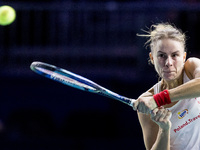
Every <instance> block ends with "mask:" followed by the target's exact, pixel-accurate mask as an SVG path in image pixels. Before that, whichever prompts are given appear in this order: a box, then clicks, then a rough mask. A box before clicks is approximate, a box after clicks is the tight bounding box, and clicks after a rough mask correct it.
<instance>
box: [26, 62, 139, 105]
mask: <svg viewBox="0 0 200 150" xmlns="http://www.w3.org/2000/svg"><path fill="white" fill-rule="evenodd" d="M30 68H31V70H33V71H34V72H36V73H38V74H40V75H42V76H44V77H46V78H49V79H52V80H54V81H57V82H60V83H62V84H65V85H68V86H71V87H74V88H77V89H79V90H83V91H87V92H91V93H96V94H99V95H102V96H106V97H108V98H112V99H115V100H119V101H120V102H123V103H125V104H127V105H129V106H132V105H133V103H134V102H135V101H136V100H135V99H131V98H127V97H124V96H121V95H119V94H117V93H115V92H112V91H110V90H108V89H106V88H104V87H102V86H100V85H98V84H96V83H95V82H93V81H91V80H89V79H87V78H85V77H82V76H80V75H77V74H75V73H72V72H70V71H68V70H65V69H62V68H59V67H56V66H54V65H50V64H47V63H43V62H33V63H32V64H31V66H30Z"/></svg>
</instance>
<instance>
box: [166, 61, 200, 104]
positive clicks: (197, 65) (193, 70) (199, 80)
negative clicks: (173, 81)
mask: <svg viewBox="0 0 200 150" xmlns="http://www.w3.org/2000/svg"><path fill="white" fill-rule="evenodd" d="M184 69H185V72H186V74H187V75H188V77H189V78H190V79H191V80H190V81H189V82H187V83H184V84H182V85H180V86H178V87H176V88H173V89H170V90H169V95H170V99H171V101H172V102H175V101H178V100H183V99H189V98H195V97H200V92H199V90H200V59H198V58H190V59H188V60H187V61H186V63H185V67H184Z"/></svg>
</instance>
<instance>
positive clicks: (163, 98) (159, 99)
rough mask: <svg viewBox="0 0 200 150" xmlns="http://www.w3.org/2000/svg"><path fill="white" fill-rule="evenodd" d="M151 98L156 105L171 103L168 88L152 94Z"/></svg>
mask: <svg viewBox="0 0 200 150" xmlns="http://www.w3.org/2000/svg"><path fill="white" fill-rule="evenodd" d="M153 98H154V100H155V102H156V104H157V105H158V107H160V106H163V105H166V104H170V103H171V99H170V97H169V92H168V90H164V91H162V92H160V93H158V94H155V95H153Z"/></svg>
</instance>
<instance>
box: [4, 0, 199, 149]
mask: <svg viewBox="0 0 200 150" xmlns="http://www.w3.org/2000/svg"><path fill="white" fill-rule="evenodd" d="M1 5H10V6H12V7H13V8H15V10H16V12H17V18H16V20H15V22H14V23H12V24H11V25H9V26H0V35H1V36H0V68H1V69H0V149H5V150H11V149H20V150H27V149H28V150H53V149H56V150H113V149H115V150H122V149H126V150H132V149H135V150H136V149H138V150H141V149H145V148H144V144H143V137H142V132H141V128H140V125H139V121H138V118H137V114H136V112H134V111H133V110H132V108H131V107H129V106H127V105H125V104H122V103H120V102H118V101H114V100H111V99H108V98H105V97H101V96H98V95H95V94H91V93H87V92H83V91H79V90H76V89H73V88H70V87H67V86H65V85H62V84H59V83H56V82H54V81H51V80H49V79H46V78H44V77H41V76H39V75H37V74H35V73H34V72H32V71H31V70H30V69H29V66H30V64H31V63H32V62H33V61H43V62H46V63H50V64H54V65H56V66H59V67H63V68H65V69H68V70H70V71H72V72H74V73H77V74H80V75H82V76H85V77H87V78H89V79H91V80H93V81H95V82H97V83H98V84H100V85H102V86H104V87H106V88H108V89H110V90H112V91H115V92H117V93H119V94H121V95H124V96H127V97H131V98H137V97H138V96H139V95H140V94H142V93H143V92H144V91H146V90H148V89H149V88H150V87H151V86H152V85H153V84H155V83H156V82H157V81H158V77H157V75H156V73H155V71H154V68H153V67H152V66H150V65H148V53H149V50H148V49H145V46H144V43H145V41H146V39H145V38H141V37H137V36H136V34H137V33H143V32H142V31H141V29H147V28H146V27H150V25H152V24H154V23H159V22H171V23H173V24H175V25H176V26H177V27H178V28H181V29H182V30H183V32H185V33H186V35H187V36H188V41H187V49H188V57H190V56H196V57H199V55H200V51H199V50H200V45H199V41H198V40H199V35H200V28H199V27H200V3H199V2H198V1H195V0H174V1H172V0H170V1H164V0H163V1H162V0H160V1H156V0H154V1H148V0H146V1H145V0H144V1H142V0H133V1H131V0H118V1H117V0H115V1H114V0H113V1H106V0H29V1H28V0H9V1H7V0H1V2H0V6H1Z"/></svg>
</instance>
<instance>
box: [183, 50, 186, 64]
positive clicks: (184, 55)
mask: <svg viewBox="0 0 200 150" xmlns="http://www.w3.org/2000/svg"><path fill="white" fill-rule="evenodd" d="M186 56H187V53H186V52H184V54H183V61H184V62H185V60H186Z"/></svg>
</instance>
